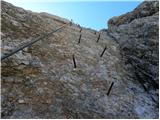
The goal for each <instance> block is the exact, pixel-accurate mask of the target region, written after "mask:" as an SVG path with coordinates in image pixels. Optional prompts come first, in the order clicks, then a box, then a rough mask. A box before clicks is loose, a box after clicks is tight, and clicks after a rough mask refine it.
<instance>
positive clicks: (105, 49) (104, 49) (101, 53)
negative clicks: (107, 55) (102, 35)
mask: <svg viewBox="0 0 160 120" xmlns="http://www.w3.org/2000/svg"><path fill="white" fill-rule="evenodd" d="M106 49H107V47H105V48H104V50H103V52H102V53H101V55H100V57H102V56H103V54H104V52H105V51H106Z"/></svg>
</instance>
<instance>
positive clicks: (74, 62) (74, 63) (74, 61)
mask: <svg viewBox="0 0 160 120" xmlns="http://www.w3.org/2000/svg"><path fill="white" fill-rule="evenodd" d="M72 58H73V65H74V68H76V67H77V66H76V60H75V57H74V54H73V56H72Z"/></svg>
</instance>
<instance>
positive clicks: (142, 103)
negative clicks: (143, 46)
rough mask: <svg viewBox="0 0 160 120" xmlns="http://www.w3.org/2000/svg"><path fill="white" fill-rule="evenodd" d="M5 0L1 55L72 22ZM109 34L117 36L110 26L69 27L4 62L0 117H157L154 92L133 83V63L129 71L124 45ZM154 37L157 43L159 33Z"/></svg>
mask: <svg viewBox="0 0 160 120" xmlns="http://www.w3.org/2000/svg"><path fill="white" fill-rule="evenodd" d="M1 4H2V13H1V14H2V31H1V36H2V46H1V47H2V49H1V50H2V54H3V55H4V54H7V53H9V52H11V51H12V50H13V49H15V48H16V47H19V46H21V45H22V44H24V43H27V42H29V41H31V40H32V39H34V38H37V37H39V36H41V35H44V34H45V33H48V32H50V31H51V30H54V29H56V28H58V27H59V26H61V25H63V24H65V23H69V22H70V21H69V20H66V19H63V18H60V17H58V16H53V15H50V14H47V13H33V12H31V11H26V10H24V9H22V8H18V7H15V6H13V5H11V4H9V3H7V2H4V1H2V3H1ZM147 15H148V14H147ZM146 19H147V18H146ZM151 19H152V18H151ZM155 20H157V16H156V15H155ZM153 21H154V20H153ZM144 24H147V21H146V23H144ZM133 25H134V24H133ZM135 25H136V24H135ZM156 25H157V22H156V23H155V26H156ZM115 26H116V25H115ZM113 27H114V25H113ZM116 28H119V26H116ZM80 31H81V32H80ZM135 31H136V30H135ZM108 32H110V35H108V34H107V33H108ZM155 32H156V33H157V31H155ZM111 33H113V34H112V35H113V36H114V30H113V29H112V28H110V31H108V30H102V31H100V32H99V31H95V30H91V29H87V28H83V27H82V30H81V27H80V26H78V25H76V24H73V25H72V26H69V25H68V26H67V27H65V28H63V29H61V30H60V31H58V32H56V33H54V34H53V35H51V36H49V37H46V38H45V39H43V40H41V41H38V42H37V43H35V44H33V45H32V46H30V47H28V48H25V49H24V50H23V51H20V52H18V53H17V54H15V55H13V56H11V57H9V58H7V59H5V60H3V61H2V70H1V71H2V73H1V75H2V76H1V79H2V86H1V87H2V91H1V92H2V95H1V96H2V100H1V101H2V111H1V117H2V118H158V103H157V101H156V102H155V101H153V99H152V98H153V97H155V96H156V95H155V94H153V95H152V96H151V95H150V94H148V93H147V92H146V91H144V89H143V87H142V86H141V84H139V82H138V81H135V78H134V76H135V75H134V74H132V67H131V68H130V69H127V70H126V67H127V65H125V62H124V59H123V57H122V56H121V54H122V53H121V52H122V51H121V45H120V44H118V43H117V42H116V41H115V39H114V38H112V37H111ZM115 34H117V33H116V31H115ZM157 34H158V33H157ZM80 35H81V39H80V43H78V42H79V37H80ZM99 35H100V39H99V41H98V42H97V39H98V38H99ZM119 36H120V35H119ZM118 40H119V39H118ZM149 40H150V39H149ZM154 40H155V41H157V42H158V38H157V37H155V38H154ZM146 42H147V41H146ZM148 44H149V43H148ZM104 48H106V50H105V52H104V54H103V56H102V57H100V55H101V54H102V52H103V50H104ZM154 49H155V51H157V48H154ZM146 52H148V51H146ZM155 54H157V53H155ZM73 55H74V57H75V61H76V66H77V67H76V68H74V64H73ZM155 56H156V55H155ZM155 59H156V58H155ZM156 60H157V59H156ZM157 67H158V66H157ZM155 69H156V68H155ZM138 73H139V72H138ZM144 80H145V79H144ZM112 82H114V85H113V87H112V89H111V92H110V94H109V95H107V92H108V89H109V87H110V85H111V83H112ZM156 82H157V80H156ZM151 90H152V89H151ZM151 90H150V91H151ZM152 91H153V93H155V90H152ZM155 98H156V97H155ZM155 100H156V99H155Z"/></svg>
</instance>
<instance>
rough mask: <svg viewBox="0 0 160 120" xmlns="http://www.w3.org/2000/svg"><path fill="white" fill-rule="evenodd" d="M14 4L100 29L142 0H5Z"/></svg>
mask: <svg viewBox="0 0 160 120" xmlns="http://www.w3.org/2000/svg"><path fill="white" fill-rule="evenodd" d="M6 1H8V2H10V3H12V4H14V5H16V6H19V7H22V8H24V9H28V10H32V11H35V12H48V13H51V14H54V15H58V16H60V17H63V18H67V19H73V21H74V22H75V23H78V24H80V25H82V26H84V27H87V28H92V29H96V30H100V29H103V28H107V21H108V20H109V19H110V18H112V17H113V16H118V15H121V14H124V13H126V12H129V11H132V10H133V9H134V8H136V7H137V6H138V5H139V4H140V3H141V2H142V1H143V0H130V1H129V0H128V1H127V0H123V1H120V0H119V1H118V0H117V1H115V0H114V1H108V0H101V1H97V0H88V1H83V0H79V1H74V0H70V1H67V0H63V1H60V0H59V1H54V0H37V1H36V0H35V1H34V0H19V1H18V0H6Z"/></svg>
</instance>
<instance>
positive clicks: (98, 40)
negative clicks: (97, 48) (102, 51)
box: [97, 34, 100, 43]
mask: <svg viewBox="0 0 160 120" xmlns="http://www.w3.org/2000/svg"><path fill="white" fill-rule="evenodd" d="M99 39H100V34H99V35H98V38H97V43H98V41H99Z"/></svg>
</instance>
